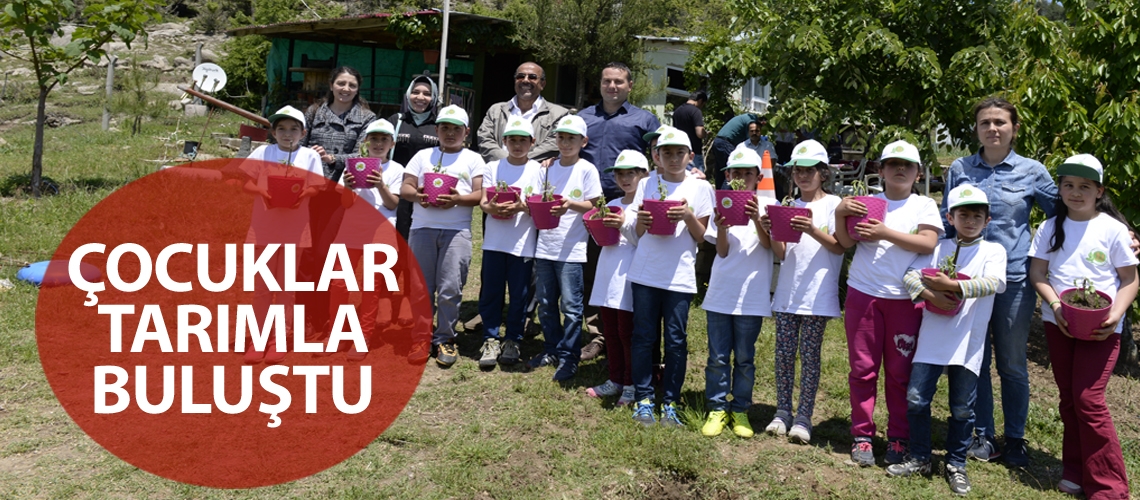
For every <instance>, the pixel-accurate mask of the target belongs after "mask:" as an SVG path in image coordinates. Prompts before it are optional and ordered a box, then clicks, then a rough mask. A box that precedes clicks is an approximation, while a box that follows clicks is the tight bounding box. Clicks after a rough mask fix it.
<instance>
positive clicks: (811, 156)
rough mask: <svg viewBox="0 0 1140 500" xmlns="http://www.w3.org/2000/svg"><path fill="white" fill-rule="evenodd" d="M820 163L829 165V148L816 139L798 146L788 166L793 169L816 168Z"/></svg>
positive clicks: (794, 149) (793, 150) (793, 151)
mask: <svg viewBox="0 0 1140 500" xmlns="http://www.w3.org/2000/svg"><path fill="white" fill-rule="evenodd" d="M820 163H823V164H824V165H827V148H825V147H823V144H820V143H819V141H816V140H814V139H808V140H806V141H804V142H801V143H799V144H796V147H794V148H792V159H791V160H789V161H788V165H791V166H793V167H814V166H816V165H819V164H820Z"/></svg>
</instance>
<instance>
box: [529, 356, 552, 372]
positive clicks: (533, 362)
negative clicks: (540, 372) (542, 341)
mask: <svg viewBox="0 0 1140 500" xmlns="http://www.w3.org/2000/svg"><path fill="white" fill-rule="evenodd" d="M557 364H558V358H556V357H554V356H551V355H549V354H539V355H538V356H535V357H533V358H530V361H527V362H526V366H527V368H529V369H531V370H537V369H539V368H542V367H544V366H554V365H557Z"/></svg>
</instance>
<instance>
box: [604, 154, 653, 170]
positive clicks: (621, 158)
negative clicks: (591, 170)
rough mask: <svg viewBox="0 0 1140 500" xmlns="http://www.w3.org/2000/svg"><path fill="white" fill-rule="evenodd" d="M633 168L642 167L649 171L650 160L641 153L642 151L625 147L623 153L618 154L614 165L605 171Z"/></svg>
mask: <svg viewBox="0 0 1140 500" xmlns="http://www.w3.org/2000/svg"><path fill="white" fill-rule="evenodd" d="M631 168H640V169H642V170H645V171H647V172H648V171H649V160H647V159H645V155H643V154H641V152H640V151H634V150H632V149H624V150H622V152H621V153H619V154H618V157H617V160H615V161H614V165H613V166H612V167H608V168H606V169H605V170H604V171H605V172H609V171H611V170H628V169H631Z"/></svg>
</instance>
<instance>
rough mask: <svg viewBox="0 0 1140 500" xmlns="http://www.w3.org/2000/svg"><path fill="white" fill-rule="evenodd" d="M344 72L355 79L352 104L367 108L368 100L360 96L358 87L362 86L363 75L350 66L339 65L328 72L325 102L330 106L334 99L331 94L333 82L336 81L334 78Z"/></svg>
mask: <svg viewBox="0 0 1140 500" xmlns="http://www.w3.org/2000/svg"><path fill="white" fill-rule="evenodd" d="M345 73H348V74H349V75H351V76H352V77H353V78H355V79H356V97H353V98H352V104H353V105H354V106H357V105H358V106H361V107H365V108H367V107H368V101H366V100H365V99H364V98H363V97H361V96H360V88H361V87H363V86H364V77H363V76H360V72H359V71H356V68H353V67H352V66H340V67H337V68H336V69H334V70H332V72H331V73H329V94H328V95H327V96H325V104H326V105H328V106H332V103H333V100H335V99H336V97H335V96H334V95H333V94H334V92H333V83H335V82H336V79H337V78H339V77H340V75H343V74H345Z"/></svg>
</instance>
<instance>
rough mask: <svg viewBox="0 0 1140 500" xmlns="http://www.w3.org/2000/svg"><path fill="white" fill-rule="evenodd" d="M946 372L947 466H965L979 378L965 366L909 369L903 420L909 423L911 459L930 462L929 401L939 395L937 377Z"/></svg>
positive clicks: (917, 364) (920, 365) (921, 366)
mask: <svg viewBox="0 0 1140 500" xmlns="http://www.w3.org/2000/svg"><path fill="white" fill-rule="evenodd" d="M943 368H945V369H946V370H947V378H948V379H949V382H950V387H949V390H950V418H948V419H947V421H946V424H947V430H946V463H948V464H950V465H953V466H955V467H965V466H966V450H967V449H969V448H970V442H971V441H972V440H973V439H972V434H971V427H973V425H974V394H975V392H974V389H975V388H976V387H977V385H978V376H977V375H974V372H972V371H970V370H969V369H968V368H966V367H964V366H953V365H952V366H942V365H929V364H926V363H914V364H912V365H911V369H910V385H909V386H908V387H907V389H906V418H907V420H908V421H910V455H911V456H912V457H914V458H918V459H923V460H930V400H931V399H933V398H934V393H935V392H937V391H938V377H941V376H942V369H943Z"/></svg>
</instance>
